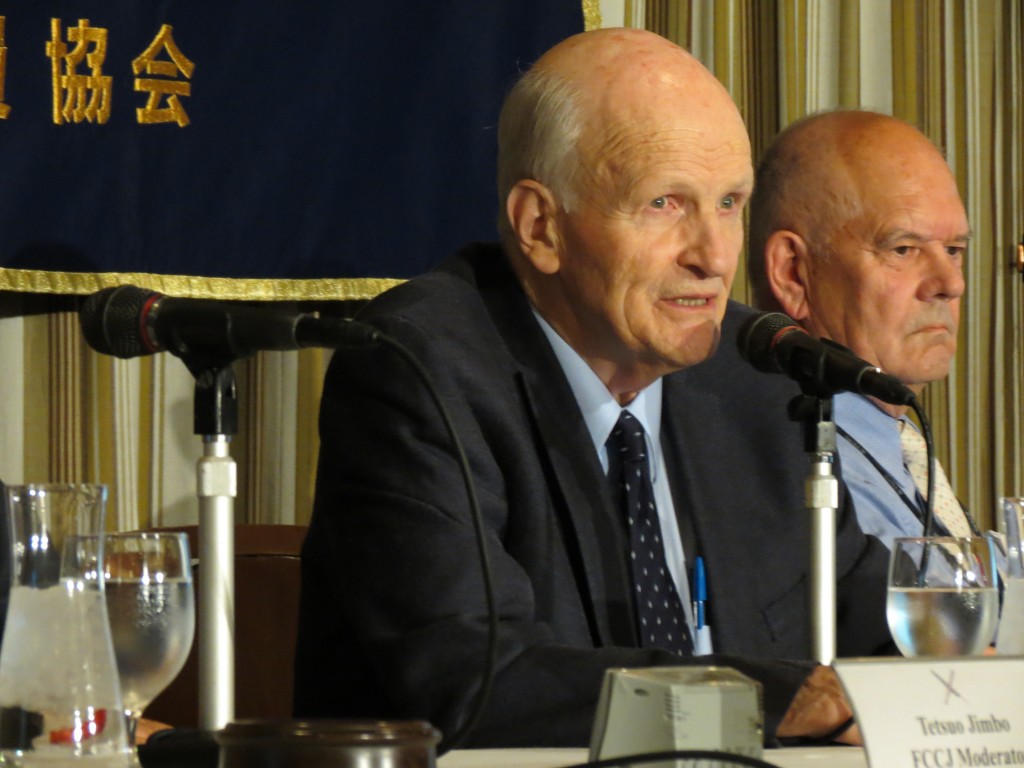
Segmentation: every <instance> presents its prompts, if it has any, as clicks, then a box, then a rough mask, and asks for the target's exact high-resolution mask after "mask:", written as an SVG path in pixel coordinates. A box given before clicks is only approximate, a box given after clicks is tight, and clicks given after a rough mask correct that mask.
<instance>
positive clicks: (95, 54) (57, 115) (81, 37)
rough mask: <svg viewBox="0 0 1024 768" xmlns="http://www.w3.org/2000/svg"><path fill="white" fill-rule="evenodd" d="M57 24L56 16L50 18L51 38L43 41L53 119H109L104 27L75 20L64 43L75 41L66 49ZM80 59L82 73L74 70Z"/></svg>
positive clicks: (76, 68)
mask: <svg viewBox="0 0 1024 768" xmlns="http://www.w3.org/2000/svg"><path fill="white" fill-rule="evenodd" d="M60 23H61V22H60V19H51V20H50V32H51V40H50V42H48V43H47V44H46V55H47V56H48V57H49V58H50V61H51V65H50V69H51V71H52V80H53V122H54V123H56V124H57V125H61V124H63V123H68V122H73V123H80V122H82V121H83V120H88V121H89V122H90V123H105V122H107V120H109V119H110V95H111V91H112V82H113V78H111V77H109V76H108V75H104V74H103V62H104V61H105V60H106V58H107V30H105V29H103V28H102V27H91V26H89V20H88V19H79V20H78V26H77V27H68V42H69V43H74V44H75V46H74V48H72V49H71V50H70V51H69V50H68V47H67V46H66V45H65V44H64V40H63V39H62V38H61V29H60ZM83 61H84V62H85V66H86V67H87V69H88V72H87V73H86V74H82V73H79V71H78V68H79V66H81V64H82V62H83Z"/></svg>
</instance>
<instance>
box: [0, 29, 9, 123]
mask: <svg viewBox="0 0 1024 768" xmlns="http://www.w3.org/2000/svg"><path fill="white" fill-rule="evenodd" d="M6 26H7V17H6V16H0V120H6V119H7V116H8V115H9V114H11V106H10V105H9V104H5V103H4V84H5V83H6V82H7V38H6V37H5V36H4V30H5V27H6Z"/></svg>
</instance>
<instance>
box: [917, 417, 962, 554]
mask: <svg viewBox="0 0 1024 768" xmlns="http://www.w3.org/2000/svg"><path fill="white" fill-rule="evenodd" d="M900 443H901V444H902V445H903V463H904V464H906V465H907V470H908V471H909V472H910V476H911V477H912V478H913V479H914V485H916V486H917V490H918V492H920V494H921V498H922V499H924V500H925V501H927V500H928V449H927V446H926V445H925V442H924V435H922V434H921V433H920V432H918V431H917V430H916V429H915V428H914V427H913V426H911V425H909V424H908V423H907V422H906V421H903V420H901V421H900ZM933 509H934V511H935V517H936V518H938V519H939V520H940V521H941V522H942V524H943V525H944V526H946V530H947V531H949V532H950V534H951V535H953V536H970V535H971V527H970V525H969V524H968V522H967V513H966V512H964V510H963V507H961V506H960V502H959V501H957V498H956V494H954V493H953V488H952V487H951V486H950V484H949V480H948V479H947V478H946V473H945V472H943V471H942V465H941V464H939V462H938V460H937V459H936V461H935V503H934V505H933Z"/></svg>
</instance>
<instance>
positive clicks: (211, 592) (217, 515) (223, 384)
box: [186, 361, 238, 731]
mask: <svg viewBox="0 0 1024 768" xmlns="http://www.w3.org/2000/svg"><path fill="white" fill-rule="evenodd" d="M186 363H188V361H186ZM189 367H190V369H192V370H193V373H195V375H196V398H195V433H196V434H197V435H202V436H203V456H202V457H201V458H200V459H199V462H198V464H197V466H196V488H197V496H198V497H199V550H200V552H199V563H200V568H201V578H200V580H199V610H198V616H199V727H200V728H202V729H204V730H207V731H217V730H220V729H222V728H224V727H225V726H226V725H227V724H228V723H229V722H231V720H233V719H234V716H235V560H234V551H235V513H234V502H235V497H236V496H237V495H238V474H237V466H236V464H235V461H234V459H232V458H231V456H230V455H229V453H228V446H229V444H230V440H231V438H230V436H231V435H233V434H235V433H236V432H237V431H238V400H237V389H236V385H235V375H234V370H233V369H232V368H231V365H230V364H227V365H218V366H214V367H211V368H208V369H205V370H201V369H199V367H198V366H196V367H194V366H191V365H190V366H189Z"/></svg>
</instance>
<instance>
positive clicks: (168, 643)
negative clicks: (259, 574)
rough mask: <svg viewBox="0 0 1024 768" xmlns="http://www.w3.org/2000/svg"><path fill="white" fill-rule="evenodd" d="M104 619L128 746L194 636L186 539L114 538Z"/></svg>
mask: <svg viewBox="0 0 1024 768" xmlns="http://www.w3.org/2000/svg"><path fill="white" fill-rule="evenodd" d="M104 566H105V567H104V579H105V581H106V587H105V591H106V598H107V613H108V614H109V616H110V634H111V638H112V639H113V645H114V657H115V658H116V660H117V672H118V676H119V677H120V680H121V697H122V700H123V703H124V709H125V716H126V718H127V723H128V739H129V743H131V744H134V743H135V730H136V726H137V725H138V721H139V718H140V717H141V716H142V712H143V710H144V709H145V708H146V706H147V705H148V704H149V703H150V702H151V701H152V700H153V699H154V698H156V696H157V694H159V693H160V692H161V691H162V690H163V689H164V688H166V687H167V686H168V685H170V683H171V681H172V680H174V678H175V677H177V675H178V673H179V672H180V671H181V668H182V667H183V666H184V664H185V661H186V659H187V658H188V653H189V650H190V649H191V647H192V637H193V634H194V632H195V597H194V594H193V590H192V566H191V560H190V558H189V549H188V537H187V536H186V535H185V534H184V533H134V532H133V533H117V534H111V535H110V536H108V537H107V538H106V547H105V551H104Z"/></svg>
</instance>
